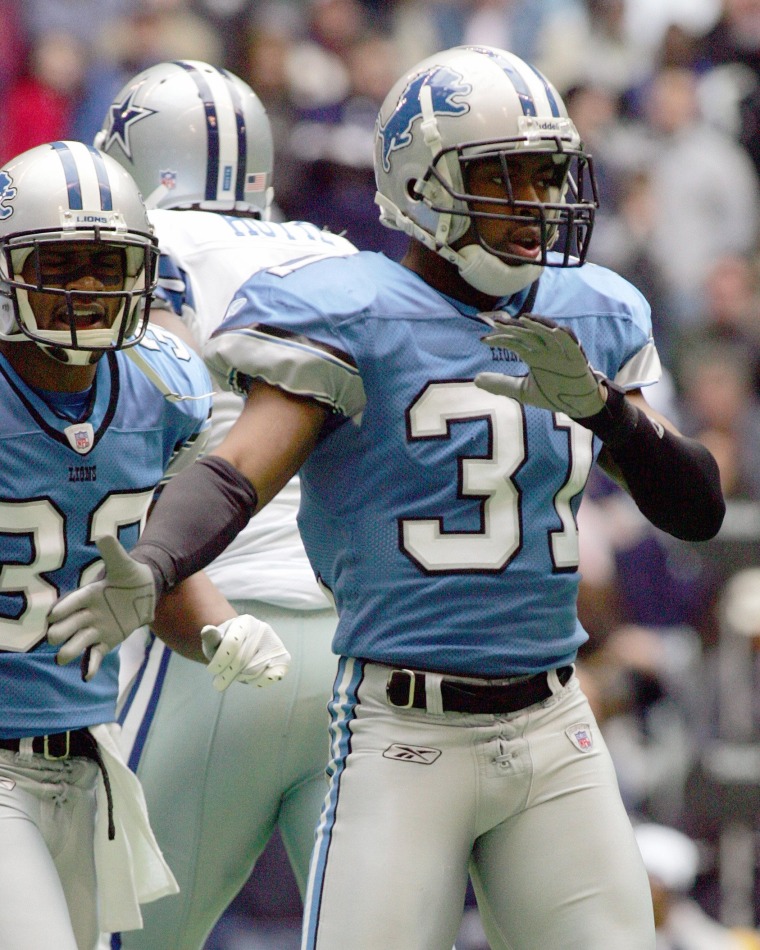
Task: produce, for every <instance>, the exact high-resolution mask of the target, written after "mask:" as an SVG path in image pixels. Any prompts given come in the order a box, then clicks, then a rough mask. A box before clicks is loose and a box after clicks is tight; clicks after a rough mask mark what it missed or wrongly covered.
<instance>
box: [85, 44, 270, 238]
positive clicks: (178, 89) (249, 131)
mask: <svg viewBox="0 0 760 950" xmlns="http://www.w3.org/2000/svg"><path fill="white" fill-rule="evenodd" d="M95 145H96V146H97V147H98V148H100V149H102V150H103V151H104V152H106V153H107V154H108V155H110V156H112V157H113V158H115V159H116V161H117V162H119V164H120V165H123V166H124V168H126V169H127V170H128V171H129V172H130V174H131V175H132V177H133V178H134V179H135V181H136V182H137V184H138V186H139V187H140V190H141V191H142V193H143V196H144V198H145V204H146V206H147V207H148V208H149V209H153V208H201V209H203V210H208V211H237V212H241V211H242V212H251V213H253V214H255V215H256V217H260V218H263V219H265V220H266V219H268V217H269V207H270V205H271V203H272V195H273V191H272V163H273V152H274V148H273V145H272V130H271V128H270V125H269V119H268V118H267V114H266V111H265V109H264V106H263V105H262V104H261V101H260V100H259V97H258V96H257V95H256V93H255V92H254V91H253V89H251V87H250V86H248V85H247V84H246V83H244V82H243V80H242V79H239V78H238V77H237V76H235V75H234V74H233V73H230V72H228V71H227V70H226V69H217V68H216V67H215V66H211V65H209V64H208V63H203V62H199V61H197V60H178V61H176V62H166V63H159V64H158V65H156V66H151V67H150V68H149V69H145V70H143V72H141V73H138V74H137V75H136V76H134V77H133V78H132V79H131V80H130V81H129V82H128V83H127V84H126V85H125V86H124V87H123V88H122V89H121V91H120V92H119V93H118V94H117V95H116V98H115V99H114V101H113V102H112V103H111V106H110V107H109V109H108V113H107V115H106V117H105V120H104V122H103V128H102V129H101V130H100V131H99V132H98V133H97V135H96V136H95Z"/></svg>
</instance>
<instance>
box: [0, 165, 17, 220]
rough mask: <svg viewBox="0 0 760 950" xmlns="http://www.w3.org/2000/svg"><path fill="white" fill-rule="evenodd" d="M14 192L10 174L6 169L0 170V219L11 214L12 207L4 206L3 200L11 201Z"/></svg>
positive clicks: (15, 191) (15, 192) (14, 194)
mask: <svg viewBox="0 0 760 950" xmlns="http://www.w3.org/2000/svg"><path fill="white" fill-rule="evenodd" d="M16 194H17V189H16V188H15V187H14V185H13V179H12V178H11V176H10V175H9V174H8V172H6V171H0V221H5V219H6V218H10V216H11V215H12V214H13V208H6V207H5V202H6V201H13V199H14V198H15V197H16Z"/></svg>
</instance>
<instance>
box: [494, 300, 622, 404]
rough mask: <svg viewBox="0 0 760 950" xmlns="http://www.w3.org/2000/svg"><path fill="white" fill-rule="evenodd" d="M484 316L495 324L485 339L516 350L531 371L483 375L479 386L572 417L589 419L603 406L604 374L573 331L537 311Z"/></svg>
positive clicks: (504, 347) (499, 394) (495, 344)
mask: <svg viewBox="0 0 760 950" xmlns="http://www.w3.org/2000/svg"><path fill="white" fill-rule="evenodd" d="M480 316H481V317H485V318H486V319H487V320H488V322H489V323H490V324H491V326H492V327H493V330H492V331H491V332H490V333H488V334H486V336H484V337H483V338H482V339H483V342H484V343H487V344H488V345H489V346H494V347H501V348H503V349H506V350H511V351H512V352H513V353H516V354H517V355H518V356H519V357H520V359H521V360H522V361H523V362H524V363H527V365H528V368H529V370H530V371H529V372H528V373H527V374H526V375H525V376H507V375H505V374H504V373H478V375H477V376H476V377H475V385H476V386H478V387H479V388H480V389H485V390H486V391H487V392H489V393H495V394H496V395H497V396H510V397H511V398H512V399H516V400H517V401H518V402H521V403H523V405H530V406H538V408H539V409H548V410H549V411H550V412H564V413H566V414H567V415H568V416H570V418H571V419H587V418H588V417H590V416H595V415H596V414H597V413H598V412H600V411H601V410H602V409H603V408H604V406H605V393H604V388H603V387H602V386H600V383H601V381H602V380H603V379H604V378H605V377H604V376H603V375H602V374H601V373H598V372H597V371H596V370H595V369H594V368H593V367H592V366H591V364H590V363H589V361H588V359H587V357H586V354H585V353H584V352H583V347H582V346H581V344H580V342H579V340H578V338H577V337H576V335H575V334H574V333H573V332H572V330H567V329H565V327H561V326H559V325H558V324H556V323H555V322H554V321H553V320H548V319H546V318H545V317H537V316H535V315H534V314H526V315H525V316H522V317H520V318H518V319H514V318H512V317H510V316H508V315H507V314H504V313H500V312H498V311H497V312H495V313H487V314H481V315H480Z"/></svg>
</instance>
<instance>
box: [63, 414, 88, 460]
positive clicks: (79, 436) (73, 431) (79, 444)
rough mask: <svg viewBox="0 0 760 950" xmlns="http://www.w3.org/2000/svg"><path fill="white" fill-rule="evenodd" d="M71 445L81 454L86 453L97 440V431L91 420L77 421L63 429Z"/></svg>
mask: <svg viewBox="0 0 760 950" xmlns="http://www.w3.org/2000/svg"><path fill="white" fill-rule="evenodd" d="M63 431H64V433H65V434H66V438H67V439H68V440H69V445H70V446H71V447H72V449H74V451H75V452H79V454H80V455H86V454H87V453H88V452H89V451H90V449H91V448H92V446H93V443H94V441H95V432H94V430H93V428H92V426H91V425H90V423H89V422H77V423H76V424H75V425H73V426H68V427H67V428H66V429H64V430H63Z"/></svg>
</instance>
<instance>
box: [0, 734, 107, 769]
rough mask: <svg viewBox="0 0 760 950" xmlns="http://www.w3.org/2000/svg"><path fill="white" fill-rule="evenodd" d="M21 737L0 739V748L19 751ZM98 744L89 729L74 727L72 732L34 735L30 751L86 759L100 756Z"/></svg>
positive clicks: (48, 757)
mask: <svg viewBox="0 0 760 950" xmlns="http://www.w3.org/2000/svg"><path fill="white" fill-rule="evenodd" d="M22 741H23V740H21V739H0V749H9V750H10V751H11V752H20V751H21V743H22ZM97 748H98V744H97V742H96V741H95V739H94V738H93V737H92V733H91V732H90V730H89V729H76V730H74V731H73V732H54V733H52V734H51V735H49V736H34V737H33V738H32V752H35V753H36V754H37V755H42V756H44V757H45V758H46V759H51V760H52V759H71V758H74V757H76V756H81V757H84V758H87V759H94V760H95V761H96V762H97V761H98V759H99V758H100V756H99V755H98V753H97Z"/></svg>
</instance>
